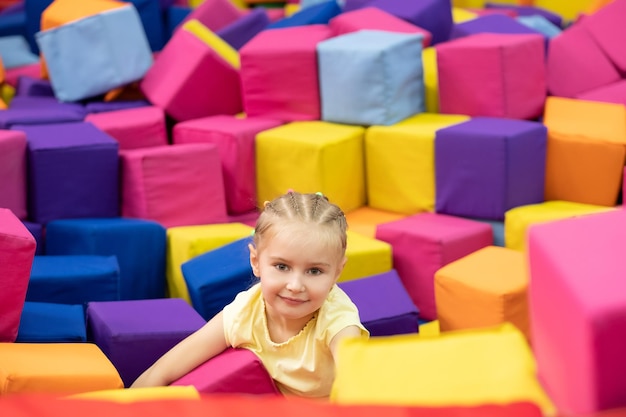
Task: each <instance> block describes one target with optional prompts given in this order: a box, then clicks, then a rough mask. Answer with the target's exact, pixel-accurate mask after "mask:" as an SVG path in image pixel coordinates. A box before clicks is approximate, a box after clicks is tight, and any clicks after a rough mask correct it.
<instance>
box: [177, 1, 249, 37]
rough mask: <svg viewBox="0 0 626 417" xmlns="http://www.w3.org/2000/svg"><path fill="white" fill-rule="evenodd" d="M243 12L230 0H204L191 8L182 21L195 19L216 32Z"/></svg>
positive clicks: (243, 12)
mask: <svg viewBox="0 0 626 417" xmlns="http://www.w3.org/2000/svg"><path fill="white" fill-rule="evenodd" d="M245 13H246V11H244V10H240V9H238V8H237V7H235V5H234V4H233V2H231V1H230V0H204V1H202V3H200V5H199V6H198V7H196V8H194V9H192V11H191V13H189V14H188V15H187V17H186V18H185V20H184V21H183V23H184V22H186V21H188V20H191V19H195V20H198V21H199V22H200V23H202V24H203V25H204V26H206V27H208V28H209V29H211V30H212V31H213V32H216V31H218V30H220V29H222V28H223V27H226V26H228V25H229V24H231V23H233V22H234V21H235V20H237V19H239V18H240V17H241V16H243V15H244V14H245Z"/></svg>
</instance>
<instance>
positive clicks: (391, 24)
mask: <svg viewBox="0 0 626 417" xmlns="http://www.w3.org/2000/svg"><path fill="white" fill-rule="evenodd" d="M328 26H330V28H331V29H332V30H333V32H334V33H335V36H339V35H344V34H346V33H352V32H356V31H359V30H385V31H388V32H398V33H411V34H419V35H422V46H423V47H424V48H426V47H427V46H429V45H430V43H431V41H432V37H433V35H432V34H431V33H430V32H429V31H427V30H426V29H422V28H420V27H418V26H415V25H414V24H412V23H409V22H407V21H406V20H402V19H400V18H399V17H396V16H394V15H392V14H389V13H387V12H385V11H384V10H381V9H379V8H377V7H364V8H362V9H357V10H352V11H348V12H344V13H341V14H339V15H338V16H335V17H333V18H332V19H330V22H328Z"/></svg>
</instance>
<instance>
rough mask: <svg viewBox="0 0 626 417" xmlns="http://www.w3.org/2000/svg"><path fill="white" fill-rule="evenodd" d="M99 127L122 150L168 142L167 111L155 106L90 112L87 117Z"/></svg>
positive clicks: (88, 120)
mask: <svg viewBox="0 0 626 417" xmlns="http://www.w3.org/2000/svg"><path fill="white" fill-rule="evenodd" d="M85 121H86V122H91V123H92V124H94V125H95V126H96V127H97V128H98V129H100V130H102V131H103V132H105V133H108V134H109V136H111V137H113V138H114V139H115V140H117V141H118V143H119V144H120V150H126V149H137V148H147V147H150V146H163V145H167V144H168V140H167V132H166V129H165V113H164V112H163V110H162V109H160V108H159V107H155V106H144V107H137V108H133V109H125V110H116V111H109V112H102V113H90V114H88V115H87V117H85Z"/></svg>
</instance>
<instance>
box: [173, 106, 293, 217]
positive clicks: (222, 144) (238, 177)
mask: <svg viewBox="0 0 626 417" xmlns="http://www.w3.org/2000/svg"><path fill="white" fill-rule="evenodd" d="M281 124H282V122H280V121H277V120H271V119H263V118H258V117H249V118H237V117H233V116H210V117H205V118H202V119H195V120H188V121H186V122H182V123H178V124H176V125H175V126H174V131H173V142H174V144H182V143H213V144H215V145H217V149H218V150H219V153H220V160H221V162H222V174H223V176H224V189H225V190H226V206H227V209H228V213H229V214H241V213H245V212H249V211H252V210H254V209H255V208H256V161H255V152H254V146H255V137H256V134H257V133H259V132H262V131H264V130H267V129H271V128H273V127H276V126H279V125H281Z"/></svg>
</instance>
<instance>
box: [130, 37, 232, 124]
mask: <svg viewBox="0 0 626 417" xmlns="http://www.w3.org/2000/svg"><path fill="white" fill-rule="evenodd" d="M140 89H141V91H142V92H143V93H144V95H145V96H146V98H147V99H148V100H149V101H150V102H151V103H152V104H154V105H155V106H158V107H160V108H162V109H163V110H165V113H167V114H168V115H169V116H171V117H172V118H174V119H175V120H176V121H179V122H180V121H184V120H190V119H198V118H200V117H206V116H212V115H215V114H237V113H239V112H240V111H241V108H242V107H241V90H240V80H239V71H238V70H237V69H236V68H234V67H232V66H231V65H230V64H229V63H228V62H226V61H225V60H224V59H223V58H222V57H221V56H220V55H219V54H218V53H217V52H216V51H215V50H213V49H212V48H211V47H209V45H207V44H206V43H205V42H203V41H202V40H200V39H199V38H198V37H197V36H196V35H194V34H193V33H191V32H189V31H187V30H185V29H184V28H181V29H179V30H177V31H176V32H175V33H174V35H173V36H172V38H171V39H170V40H169V41H168V42H167V44H166V45H165V47H164V48H163V50H162V51H161V52H159V54H158V55H157V58H156V59H155V61H154V64H153V65H152V66H151V67H150V69H149V70H148V72H147V73H146V75H145V76H144V78H143V80H142V81H141V84H140Z"/></svg>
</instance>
